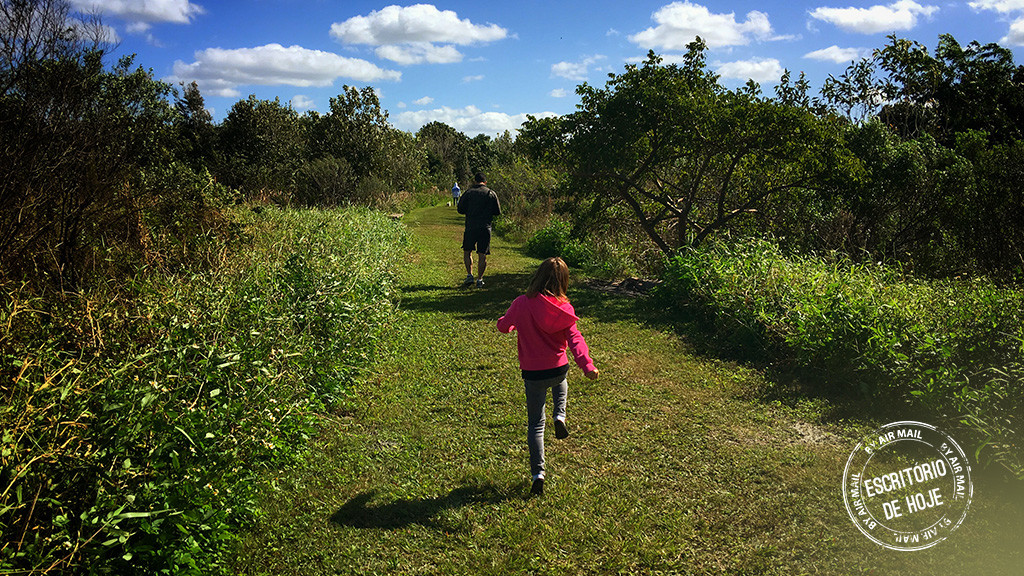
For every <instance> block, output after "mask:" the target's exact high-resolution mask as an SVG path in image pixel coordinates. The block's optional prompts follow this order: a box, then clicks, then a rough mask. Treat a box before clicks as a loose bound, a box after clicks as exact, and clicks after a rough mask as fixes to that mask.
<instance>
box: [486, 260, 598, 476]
mask: <svg viewBox="0 0 1024 576" xmlns="http://www.w3.org/2000/svg"><path fill="white" fill-rule="evenodd" d="M568 287H569V267H568V266H566V265H565V262H564V261H563V260H562V259H561V258H557V257H555V258H548V259H547V260H545V261H544V262H541V265H540V267H539V268H537V271H536V272H535V273H534V275H533V278H532V279H531V280H530V287H529V288H527V289H526V294H525V295H523V296H520V297H518V298H516V299H515V300H513V301H512V305H511V306H509V307H508V311H506V312H505V315H504V316H502V317H501V318H500V319H499V320H498V331H499V332H501V333H503V334H508V333H509V332H511V331H513V330H515V331H516V334H517V347H518V350H519V368H520V369H521V370H522V372H523V381H524V382H525V384H526V415H527V436H526V440H527V444H528V445H529V447H530V473H531V474H532V475H533V486H532V487H531V488H530V493H531V494H534V495H537V496H540V495H542V494H544V420H545V417H544V404H545V402H546V400H547V395H548V388H550V389H551V399H552V401H553V403H554V414H553V416H554V420H555V438H559V439H562V438H566V437H568V436H569V428H568V427H567V426H566V424H565V401H566V396H568V393H569V385H568V383H567V381H566V375H567V374H568V373H569V359H568V356H567V355H566V349H567V348H568V349H569V350H570V351H571V352H572V355H573V359H574V360H575V361H576V365H577V366H579V367H580V369H581V370H583V374H584V376H586V377H587V378H590V379H591V380H595V379H597V376H598V374H599V372H598V370H597V368H595V367H594V361H593V360H591V359H590V350H589V349H588V348H587V343H586V341H584V340H583V335H582V334H580V331H579V329H578V328H576V320H578V319H579V318H577V317H576V311H575V310H573V307H572V304H570V303H569V298H568V297H567V296H566V295H565V292H566V290H567V289H568Z"/></svg>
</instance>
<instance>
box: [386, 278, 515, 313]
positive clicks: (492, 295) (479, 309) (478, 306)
mask: <svg viewBox="0 0 1024 576" xmlns="http://www.w3.org/2000/svg"><path fill="white" fill-rule="evenodd" d="M529 280H530V276H529V274H494V275H488V276H485V277H484V281H485V282H486V284H485V286H484V287H483V288H477V287H476V286H466V287H463V286H460V285H453V286H428V285H412V286H404V287H403V288H402V301H401V304H400V307H401V308H402V309H404V310H408V311H410V312H439V313H444V314H451V315H452V316H454V317H456V318H461V319H463V320H494V321H495V322H497V321H498V318H500V317H501V315H502V314H504V313H505V310H507V309H508V306H509V304H511V303H512V300H515V299H516V297H517V296H519V295H520V294H522V293H523V292H524V291H526V285H527V283H528V282H529Z"/></svg>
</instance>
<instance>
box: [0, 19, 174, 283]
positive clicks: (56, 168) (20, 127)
mask: <svg viewBox="0 0 1024 576" xmlns="http://www.w3.org/2000/svg"><path fill="white" fill-rule="evenodd" d="M76 22H77V21H76V20H75V19H74V18H73V17H72V15H71V13H70V9H69V6H68V4H67V2H60V1H56V0H37V1H27V0H22V1H9V2H2V3H0V38H2V42H0V90H2V91H0V141H2V142H3V144H2V146H3V153H2V154H0V173H2V174H4V178H3V179H2V180H0V263H2V267H3V272H4V273H5V275H8V276H15V275H18V276H20V275H23V274H28V273H36V272H39V273H42V274H44V275H46V276H49V277H51V278H53V279H55V280H56V281H58V282H60V283H61V284H62V285H64V286H66V287H74V286H77V285H78V284H79V283H80V281H81V275H82V270H83V268H84V267H85V265H86V264H87V262H88V260H89V255H90V250H89V248H90V247H91V245H92V244H93V243H98V242H99V241H100V239H101V238H104V237H105V236H111V237H117V236H118V233H117V232H118V231H119V230H122V231H123V229H124V226H125V225H126V222H127V221H129V220H130V219H131V218H132V216H133V215H134V208H133V206H134V204H135V202H134V200H133V194H134V193H135V192H134V191H133V190H132V189H131V187H130V185H129V182H130V179H131V178H132V176H133V175H134V174H135V173H136V172H137V171H138V170H139V169H140V168H141V167H142V166H144V165H146V164H147V163H149V162H153V161H160V159H161V151H162V150H163V149H164V146H165V142H164V138H165V137H166V130H165V128H166V126H167V125H168V124H169V120H170V108H169V106H168V105H167V102H166V96H167V94H168V93H169V86H167V85H166V84H163V83H160V82H157V81H155V80H153V78H152V77H151V76H150V75H149V74H148V73H147V72H144V71H142V70H141V69H136V70H132V69H131V66H132V60H131V59H130V58H125V59H122V60H121V61H120V62H119V63H118V64H117V66H115V67H114V69H113V70H110V71H107V70H105V69H104V65H103V57H104V52H103V50H102V48H101V46H100V44H99V43H98V40H97V39H98V38H99V36H98V33H97V32H96V29H98V26H99V24H98V22H97V21H95V20H90V21H89V23H90V26H81V25H79V24H77V23H76Z"/></svg>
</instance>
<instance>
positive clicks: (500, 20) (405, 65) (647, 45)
mask: <svg viewBox="0 0 1024 576" xmlns="http://www.w3.org/2000/svg"><path fill="white" fill-rule="evenodd" d="M71 4H72V5H73V6H74V7H75V8H77V9H79V10H82V11H88V12H96V13H99V14H100V15H101V17H102V20H103V23H104V24H105V25H106V26H108V27H109V34H110V35H111V36H113V37H115V38H116V39H117V41H118V47H117V49H116V52H115V54H117V55H126V54H136V64H138V65H140V66H142V67H144V68H147V69H152V71H153V73H154V75H155V76H156V77H157V78H159V79H161V80H166V81H168V82H172V83H175V84H177V83H179V82H186V83H187V82H191V81H196V82H198V84H199V87H200V90H201V92H202V94H203V96H204V98H205V101H206V106H207V107H208V108H209V109H210V111H211V112H212V113H213V115H214V118H215V119H216V120H218V121H219V120H221V119H223V117H224V116H225V115H226V114H227V112H228V111H229V110H230V108H231V106H232V104H234V103H235V102H236V101H238V100H240V99H244V98H246V97H248V96H249V95H250V94H254V95H256V97H258V98H263V99H273V98H275V97H279V98H280V99H281V101H282V102H285V103H290V104H291V106H292V107H294V108H295V109H296V110H298V111H299V112H300V113H301V112H305V111H306V110H318V111H321V112H323V111H326V110H327V109H328V107H329V101H330V98H331V97H333V96H336V95H337V94H338V93H339V92H341V87H342V86H343V85H346V84H347V85H349V86H356V87H360V88H361V87H364V86H373V87H374V88H375V89H376V90H377V91H378V94H379V95H380V100H381V105H382V107H383V108H384V109H385V110H387V111H388V114H389V119H390V121H391V123H392V124H393V125H395V126H396V127H397V128H400V129H402V130H407V131H410V132H415V131H416V130H417V129H418V128H419V127H420V126H422V125H424V124H426V123H427V122H430V121H434V120H438V121H442V122H445V123H446V124H449V125H450V126H453V127H455V128H456V129H458V130H460V131H462V132H464V133H466V134H467V135H470V136H473V135H476V134H481V133H483V134H488V135H491V136H494V135H497V134H500V133H502V132H504V131H505V130H513V131H514V130H515V129H516V128H517V127H518V126H519V125H520V124H521V122H522V121H523V120H524V119H525V115H527V114H533V115H535V116H543V115H554V114H565V113H569V112H572V111H573V110H574V109H575V106H576V104H577V103H578V97H577V96H576V94H575V88H576V86H577V85H578V84H581V83H583V82H589V83H590V84H592V85H598V86H600V85H603V84H604V82H605V80H606V79H607V74H608V73H609V72H616V73H618V72H621V71H622V70H623V67H624V66H625V65H626V64H627V63H631V62H638V61H640V60H642V59H643V58H644V56H645V55H646V54H647V51H648V50H652V49H653V50H655V51H656V52H658V53H659V54H662V55H663V56H665V57H666V59H667V60H671V59H672V57H673V56H678V55H680V54H681V53H682V52H684V51H685V48H684V47H685V45H686V43H688V42H690V41H691V40H692V39H693V37H694V36H695V35H698V34H699V35H700V36H701V37H702V38H704V39H705V40H706V41H707V43H708V45H709V48H710V50H709V51H708V63H709V67H710V68H711V69H713V70H715V71H716V72H717V73H718V74H720V75H721V76H722V80H721V82H722V83H723V84H724V85H726V86H728V87H735V86H739V85H742V84H744V83H745V82H746V81H747V79H748V78H753V79H755V80H757V81H758V82H760V83H761V85H762V87H763V88H764V90H765V92H766V93H768V94H771V93H772V91H771V90H772V87H773V86H774V85H775V83H776V82H777V80H778V78H779V76H780V74H781V72H782V70H783V69H789V70H791V71H793V73H794V76H795V75H796V74H798V73H799V72H805V73H806V74H807V78H808V80H809V81H810V83H811V86H812V87H813V88H814V89H817V88H819V87H820V86H821V83H822V81H823V80H824V79H825V78H827V77H828V75H829V74H834V75H837V76H838V75H839V74H841V73H842V72H843V70H845V68H846V66H847V65H848V64H849V63H850V62H851V61H852V60H853V59H854V58H858V57H859V56H860V55H864V54H867V53H868V52H869V51H870V50H871V49H873V48H878V47H881V46H882V45H884V44H885V42H886V36H887V35H888V34H892V33H895V34H897V35H898V36H900V37H902V38H909V39H912V40H917V41H918V42H920V43H922V44H924V45H925V46H927V47H928V48H929V50H934V48H935V46H936V44H937V41H938V36H939V35H940V34H943V33H949V34H952V35H953V36H954V37H955V38H956V39H957V40H958V41H959V42H960V43H961V44H967V43H968V42H970V41H972V40H977V41H979V42H981V43H988V42H997V43H999V44H1001V45H1002V46H1004V47H1007V48H1010V49H1012V50H1013V51H1014V55H1015V59H1016V61H1017V62H1018V63H1020V62H1021V55H1022V53H1024V52H1022V51H1024V0H974V1H966V2H964V1H955V2H954V1H941V0H940V1H934V2H929V1H928V0H894V1H892V2H887V1H885V0H882V1H874V2H871V1H869V2H856V1H852V0H836V1H829V0H821V1H819V2H809V3H799V2H792V1H778V0H771V1H766V0H762V1H760V2H751V1H743V0H726V1H717V2H711V1H705V2H703V3H697V2H687V1H682V2H666V1H664V0H660V1H647V0H630V1H621V0H616V1H613V0H572V1H558V0H548V1H538V0H519V1H516V2H501V1H489V2H482V1H479V0H478V1H473V2H470V1H462V0H455V1H447V2H437V3H433V4H413V3H406V4H392V3H389V2H387V1H386V0H379V1H365V0H348V1H329V0H306V1H301V2H300V1H297V0H250V1H242V0H217V1H214V0H196V1H192V0H71Z"/></svg>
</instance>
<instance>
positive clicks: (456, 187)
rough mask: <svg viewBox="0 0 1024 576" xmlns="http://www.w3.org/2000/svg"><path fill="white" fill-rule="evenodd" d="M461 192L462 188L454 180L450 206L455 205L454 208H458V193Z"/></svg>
mask: <svg viewBox="0 0 1024 576" xmlns="http://www.w3.org/2000/svg"><path fill="white" fill-rule="evenodd" d="M461 192H462V189H461V188H459V183H458V182H456V183H455V184H454V185H453V186H452V206H455V208H456V209H458V207H459V194H460V193H461Z"/></svg>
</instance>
